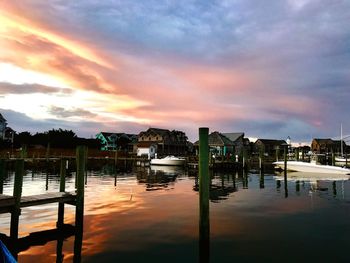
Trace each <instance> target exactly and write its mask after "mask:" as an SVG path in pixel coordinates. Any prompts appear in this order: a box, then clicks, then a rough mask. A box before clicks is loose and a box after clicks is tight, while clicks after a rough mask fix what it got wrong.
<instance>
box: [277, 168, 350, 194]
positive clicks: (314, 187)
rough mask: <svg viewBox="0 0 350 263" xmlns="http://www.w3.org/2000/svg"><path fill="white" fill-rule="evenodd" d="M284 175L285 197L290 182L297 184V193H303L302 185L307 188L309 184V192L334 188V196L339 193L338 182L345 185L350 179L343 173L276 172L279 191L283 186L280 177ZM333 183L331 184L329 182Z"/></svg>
mask: <svg viewBox="0 0 350 263" xmlns="http://www.w3.org/2000/svg"><path fill="white" fill-rule="evenodd" d="M282 176H283V181H284V190H285V197H286V198H287V197H288V182H290V183H294V184H295V192H296V194H297V195H300V194H301V187H303V188H305V185H306V184H307V185H308V191H309V193H310V194H311V193H313V192H327V191H329V189H330V188H332V194H333V197H336V196H337V194H338V191H337V183H338V184H341V185H343V184H344V182H345V181H349V179H350V176H349V175H341V174H319V173H303V172H289V173H287V174H286V173H276V175H275V179H276V184H277V186H276V189H277V191H279V189H280V187H281V180H280V178H281V177H282ZM329 183H331V186H328V184H329Z"/></svg>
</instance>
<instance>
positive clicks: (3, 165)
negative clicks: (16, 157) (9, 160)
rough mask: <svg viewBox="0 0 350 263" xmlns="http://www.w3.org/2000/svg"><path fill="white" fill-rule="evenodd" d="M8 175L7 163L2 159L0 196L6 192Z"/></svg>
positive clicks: (0, 161)
mask: <svg viewBox="0 0 350 263" xmlns="http://www.w3.org/2000/svg"><path fill="white" fill-rule="evenodd" d="M5 175H6V161H5V160H4V159H0V194H2V193H3V191H4V180H5Z"/></svg>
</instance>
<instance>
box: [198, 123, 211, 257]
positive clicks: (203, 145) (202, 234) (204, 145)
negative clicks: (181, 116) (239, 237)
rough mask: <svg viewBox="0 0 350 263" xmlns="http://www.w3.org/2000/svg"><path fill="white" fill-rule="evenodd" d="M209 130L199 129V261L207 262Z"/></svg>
mask: <svg viewBox="0 0 350 263" xmlns="http://www.w3.org/2000/svg"><path fill="white" fill-rule="evenodd" d="M208 134H209V128H199V251H200V253H199V254H200V255H199V260H200V262H209V255H210V253H209V238H210V225H209V184H210V178H209V145H208Z"/></svg>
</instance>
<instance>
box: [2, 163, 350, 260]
mask: <svg viewBox="0 0 350 263" xmlns="http://www.w3.org/2000/svg"><path fill="white" fill-rule="evenodd" d="M161 168H162V167H155V168H153V167H151V168H142V169H139V168H136V169H135V170H134V172H133V173H115V172H114V171H111V173H109V174H103V173H101V172H97V171H96V172H95V173H93V174H92V173H90V174H89V175H88V179H89V180H88V183H87V186H86V195H85V197H86V198H85V200H86V202H85V205H86V207H85V212H86V213H85V222H84V223H85V224H84V227H85V231H84V236H82V235H81V236H80V237H78V238H77V236H76V235H75V233H76V232H75V231H76V230H75V228H74V229H73V231H72V232H69V231H67V233H66V234H62V233H61V232H59V233H58V234H57V235H59V234H62V235H61V236H56V234H55V233H54V232H51V234H50V238H51V239H50V240H46V241H45V239H42V240H41V242H42V244H43V245H40V246H37V245H34V244H29V243H27V247H24V246H23V247H22V248H23V250H18V251H22V252H20V254H19V260H20V262H55V260H56V262H72V261H73V258H74V260H76V262H78V260H80V259H81V261H83V262H142V261H144V260H146V261H147V258H152V262H164V261H167V262H169V263H170V262H181V261H183V262H197V261H198V259H199V260H200V262H209V257H210V258H211V261H212V262H230V261H231V260H232V259H234V260H235V261H237V262H258V261H259V260H261V255H263V256H264V258H263V259H264V260H263V261H264V262H265V261H266V262H267V261H270V262H275V261H276V258H281V257H283V256H287V257H288V258H290V262H297V261H298V260H297V259H298V258H299V260H300V255H301V254H302V255H303V257H305V260H306V259H308V260H309V261H311V262H313V261H314V260H313V259H320V258H321V260H319V261H322V257H321V256H320V254H319V253H316V254H315V253H314V251H315V250H316V249H318V248H322V249H321V250H320V251H321V252H320V253H322V251H326V250H327V249H328V247H329V250H330V251H331V252H332V253H333V254H336V253H337V252H339V251H345V249H346V244H347V240H348V236H349V234H350V233H349V231H348V229H347V228H344V227H343V226H344V225H346V224H347V222H348V221H349V220H350V215H349V213H348V211H349V197H348V196H347V195H345V192H346V190H348V189H349V186H350V185H349V182H348V181H322V180H318V182H317V184H318V185H313V182H312V181H310V180H309V181H306V178H301V177H299V178H294V179H295V180H292V178H293V176H291V174H290V173H288V177H287V178H286V181H285V180H284V179H285V178H284V176H283V174H282V175H278V174H276V176H274V177H273V176H271V175H270V174H268V173H265V174H260V173H259V172H256V173H249V174H248V173H243V171H232V172H231V173H229V172H224V173H211V192H212V193H211V194H210V199H211V202H210V209H211V214H210V222H209V221H208V224H207V225H208V229H209V228H210V235H211V236H210V237H209V235H208V236H207V237H206V238H203V237H205V235H202V237H200V236H199V233H198V225H199V224H202V227H203V229H202V230H203V232H204V233H205V232H209V231H208V229H207V230H206V229H205V227H204V225H205V224H204V223H203V222H202V223H200V222H198V221H200V220H201V218H198V217H199V211H198V210H199V209H198V193H197V192H196V191H198V181H197V174H198V172H188V171H183V170H181V169H179V171H177V169H172V170H167V169H165V170H162V169H161ZM147 177H148V178H147ZM116 180H117V181H116ZM25 181H27V182H28V184H25V185H31V186H32V187H33V188H40V190H44V189H45V188H46V185H45V184H46V173H43V174H40V175H38V174H36V175H35V176H34V177H33V178H32V176H31V175H30V178H29V179H28V178H25ZM57 181H58V180H57V178H54V177H53V176H51V175H49V190H50V189H52V188H53V185H55V182H57ZM39 182H40V183H39ZM73 182H74V180H72V183H71V184H72V185H73ZM248 184H249V185H248ZM282 184H283V185H282ZM160 185H163V186H160ZM248 186H249V189H247V188H248ZM6 187H7V186H5V188H6ZM147 187H151V188H156V189H157V190H158V191H149V190H148V189H149V188H147ZM326 188H327V190H326ZM56 189H57V184H56ZM169 189H171V191H168V190H169ZM4 190H5V192H8V190H7V189H4ZM286 190H287V191H286ZM288 190H289V192H288ZM26 192H31V190H26ZM130 193H132V195H133V198H132V200H131V198H130ZM286 193H287V197H288V198H287V199H285V198H283V197H284V196H285V195H286ZM97 197H98V198H97ZM344 199H345V201H344ZM46 209H47V212H45V213H40V217H39V216H37V215H36V212H35V210H29V209H27V210H24V211H23V212H24V213H22V216H21V219H23V220H22V222H21V225H20V226H21V228H20V235H25V236H27V235H28V232H31V231H35V230H37V229H38V228H39V229H40V230H41V229H42V228H43V229H50V228H52V222H55V219H56V215H57V206H47V208H46ZM52 210H54V211H53V212H52ZM67 210H68V211H66V218H65V219H66V222H69V223H72V224H74V212H71V213H70V212H69V209H68V208H67ZM67 214H68V215H67ZM69 216H70V217H71V218H70V220H67V219H68V218H67V217H69ZM33 217H34V218H33ZM3 218H4V217H2V218H1V220H0V225H1V226H2V227H3V228H2V229H1V232H4V233H7V232H9V231H7V230H6V227H7V224H6V225H5V221H6V220H7V219H8V218H6V220H2V219H3ZM48 221H51V225H46V222H48ZM42 222H45V224H43V223H42ZM310 222H315V224H312V227H313V231H310ZM329 222H332V224H330V223H329ZM209 223H210V227H209ZM271 225H273V226H274V228H273V230H271ZM291 225H297V226H298V227H297V228H294V227H293V228H291V227H290V226H291ZM337 226H338V227H337ZM339 226H342V227H339ZM3 229H5V230H3ZM316 233H317V234H316ZM319 233H334V234H332V235H320V234H319ZM0 238H2V237H0ZM301 239H302V240H303V242H304V244H303V246H302V247H298V249H300V250H301V252H300V253H299V252H298V253H297V254H295V253H294V252H295V251H294V252H293V251H290V247H296V246H297V245H298V244H299V243H300V240H301ZM82 240H84V242H83V245H82ZM27 241H28V239H27ZM204 241H205V242H204ZM325 241H328V242H325ZM45 242H46V243H45ZM74 242H76V248H80V251H79V249H77V250H76V252H75V253H77V254H76V255H77V256H75V257H74V248H75V245H74ZM29 245H31V246H30V247H28V246H29ZM82 246H83V247H82ZM271 246H273V247H274V248H275V249H274V250H273V251H271ZM82 248H83V249H82ZM232 248H234V249H232ZM326 248H327V249H326ZM81 253H82V254H81ZM340 254H341V253H340ZM80 255H81V256H80ZM169 255H171V256H169ZM327 255H328V256H327ZM327 255H324V254H323V255H322V256H323V257H324V260H323V261H326V260H328V262H331V260H330V256H329V255H330V254H327ZM337 255H338V254H337ZM39 257H40V258H39ZM80 257H81V258H80ZM340 259H341V260H340V261H343V262H348V261H347V260H346V259H349V257H348V256H346V254H345V253H344V254H341V255H340Z"/></svg>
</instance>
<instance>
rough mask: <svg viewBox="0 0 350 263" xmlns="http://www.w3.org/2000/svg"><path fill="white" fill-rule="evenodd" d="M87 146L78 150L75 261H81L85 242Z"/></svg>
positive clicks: (79, 147)
mask: <svg viewBox="0 0 350 263" xmlns="http://www.w3.org/2000/svg"><path fill="white" fill-rule="evenodd" d="M86 151H87V147H86V146H78V147H77V151H76V165H77V172H76V187H77V197H76V208H75V229H76V233H75V241H74V258H73V261H74V262H81V246H82V242H83V229H84V175H85V169H86Z"/></svg>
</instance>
